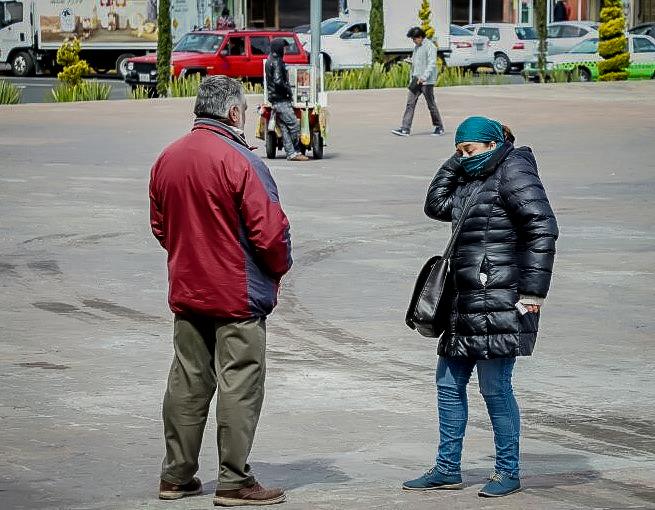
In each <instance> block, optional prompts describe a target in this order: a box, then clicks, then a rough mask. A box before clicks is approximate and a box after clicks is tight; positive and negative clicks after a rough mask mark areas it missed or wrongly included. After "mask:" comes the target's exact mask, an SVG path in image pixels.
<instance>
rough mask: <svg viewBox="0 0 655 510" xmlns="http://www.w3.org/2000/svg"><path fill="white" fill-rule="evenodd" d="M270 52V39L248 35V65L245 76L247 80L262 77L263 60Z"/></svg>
mask: <svg viewBox="0 0 655 510" xmlns="http://www.w3.org/2000/svg"><path fill="white" fill-rule="evenodd" d="M270 52H271V38H270V37H269V36H268V35H250V36H249V37H248V63H247V64H246V73H247V74H246V75H245V76H247V77H248V78H261V77H263V76H264V60H266V58H267V57H268V54H269V53H270Z"/></svg>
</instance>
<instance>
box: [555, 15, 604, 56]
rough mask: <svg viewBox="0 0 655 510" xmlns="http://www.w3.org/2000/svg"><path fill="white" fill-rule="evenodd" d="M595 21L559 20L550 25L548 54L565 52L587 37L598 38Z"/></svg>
mask: <svg viewBox="0 0 655 510" xmlns="http://www.w3.org/2000/svg"><path fill="white" fill-rule="evenodd" d="M598 26H599V24H598V23H597V22H594V21H559V22H556V23H551V24H550V25H548V54H549V55H556V54H558V53H565V52H567V51H569V50H570V49H571V48H573V47H575V46H577V45H578V44H580V43H581V42H582V41H584V40H586V39H597V38H598Z"/></svg>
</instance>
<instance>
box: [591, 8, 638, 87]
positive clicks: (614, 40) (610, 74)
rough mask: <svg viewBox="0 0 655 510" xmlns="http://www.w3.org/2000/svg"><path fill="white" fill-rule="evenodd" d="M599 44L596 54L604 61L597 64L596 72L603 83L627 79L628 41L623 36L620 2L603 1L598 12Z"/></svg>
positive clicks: (622, 15) (623, 22)
mask: <svg viewBox="0 0 655 510" xmlns="http://www.w3.org/2000/svg"><path fill="white" fill-rule="evenodd" d="M600 21H601V24H600V29H599V30H598V32H599V36H600V42H599V43H598V53H599V54H600V56H601V57H603V59H604V60H601V61H600V62H598V72H599V75H600V79H601V80H603V81H618V80H626V79H627V78H628V73H627V71H626V70H627V68H628V66H629V65H630V53H628V40H627V38H626V36H625V15H624V14H623V2H622V1H621V0H604V2H603V8H602V9H601V11H600Z"/></svg>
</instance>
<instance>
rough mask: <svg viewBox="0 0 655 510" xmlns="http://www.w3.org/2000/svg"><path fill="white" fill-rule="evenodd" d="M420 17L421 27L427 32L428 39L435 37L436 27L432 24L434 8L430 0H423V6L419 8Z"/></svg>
mask: <svg viewBox="0 0 655 510" xmlns="http://www.w3.org/2000/svg"><path fill="white" fill-rule="evenodd" d="M418 19H420V20H421V28H422V29H423V31H424V32H425V36H426V37H427V38H428V39H430V40H431V39H432V38H433V37H434V32H435V30H434V27H433V26H432V8H431V7H430V0H423V1H422V2H421V7H420V8H419V10H418Z"/></svg>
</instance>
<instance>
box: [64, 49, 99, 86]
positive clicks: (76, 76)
mask: <svg viewBox="0 0 655 510" xmlns="http://www.w3.org/2000/svg"><path fill="white" fill-rule="evenodd" d="M81 49H82V44H81V43H80V40H79V39H77V38H73V39H68V40H66V41H64V42H63V43H62V45H61V46H60V47H59V49H58V50H57V63H58V64H59V65H60V66H62V67H63V68H64V69H63V71H61V72H60V73H58V74H57V79H58V80H59V81H61V82H62V83H64V84H65V85H67V86H69V87H75V86H77V85H79V84H80V83H82V76H84V75H87V74H90V73H91V67H90V66H89V64H88V63H87V61H86V60H81V59H80V50H81Z"/></svg>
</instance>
